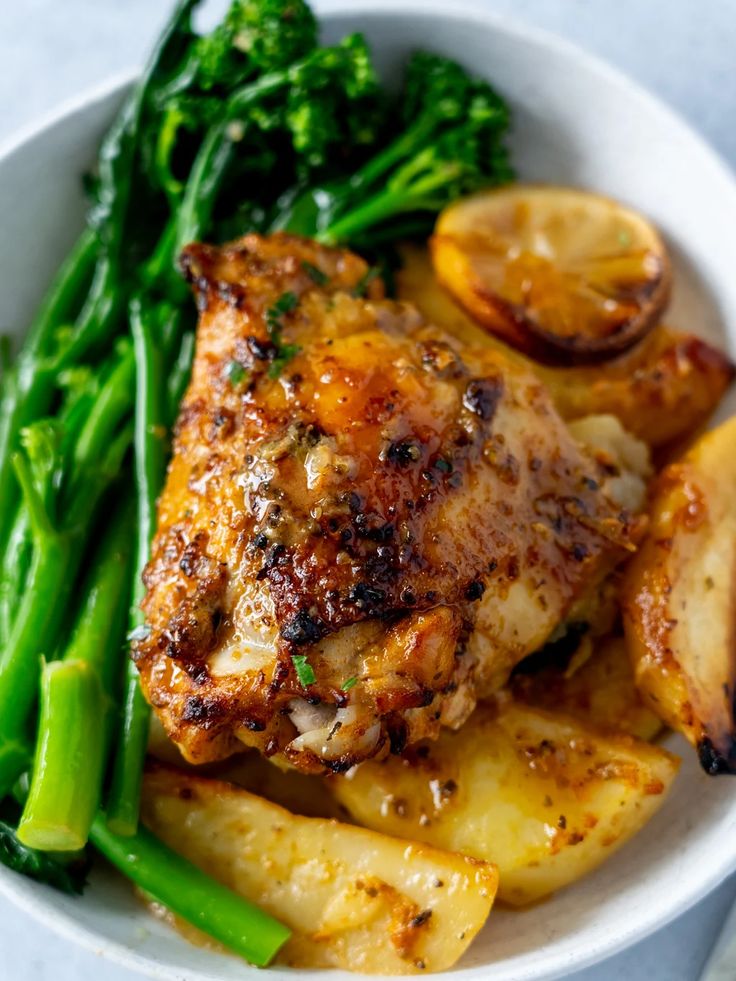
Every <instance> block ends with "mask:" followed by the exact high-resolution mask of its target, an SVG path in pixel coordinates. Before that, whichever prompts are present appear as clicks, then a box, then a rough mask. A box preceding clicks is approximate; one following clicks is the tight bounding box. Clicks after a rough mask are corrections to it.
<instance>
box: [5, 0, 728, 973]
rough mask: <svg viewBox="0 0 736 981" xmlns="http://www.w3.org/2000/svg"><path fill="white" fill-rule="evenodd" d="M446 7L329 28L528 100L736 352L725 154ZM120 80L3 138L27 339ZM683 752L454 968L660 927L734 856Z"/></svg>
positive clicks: (480, 19) (501, 969) (170, 969)
mask: <svg viewBox="0 0 736 981" xmlns="http://www.w3.org/2000/svg"><path fill="white" fill-rule="evenodd" d="M447 7H448V5H447V4H445V3H440V2H438V0H397V2H393V0H384V2H382V0H352V2H348V0H345V6H344V7H343V8H342V10H339V9H337V10H336V9H335V8H334V6H333V7H332V9H331V11H330V14H329V15H328V16H327V17H326V18H325V21H324V23H325V33H326V35H327V36H328V37H329V38H334V37H336V36H339V35H342V34H344V33H347V32H348V31H350V30H354V29H360V30H363V31H364V32H365V33H366V34H367V36H368V38H369V40H370V41H371V42H372V43H373V45H374V48H375V50H376V53H377V56H378V62H379V64H380V66H381V68H382V70H383V71H384V72H385V73H386V76H387V78H389V79H390V78H392V77H393V76H394V74H395V72H396V70H397V67H398V66H399V65H400V64H401V62H402V61H403V59H404V57H405V55H406V53H407V52H408V51H409V50H410V49H412V48H415V47H426V48H434V49H436V50H440V51H442V52H444V53H446V54H449V55H452V56H454V57H456V58H458V59H459V60H461V61H462V62H463V63H464V64H465V65H466V66H467V67H468V68H469V69H471V70H473V71H475V72H477V73H479V74H485V75H487V76H488V77H489V78H491V79H492V80H493V81H494V82H495V83H496V85H497V86H498V87H499V88H500V89H501V90H502V91H503V92H504V93H505V94H506V95H507V96H508V97H509V99H510V101H511V103H512V105H513V107H514V110H515V119H516V130H515V135H514V153H515V159H516V161H517V163H518V167H519V171H520V173H521V175H522V176H523V177H525V178H529V179H541V180H549V181H557V182H560V183H575V184H581V185H584V186H588V187H594V188H597V189H599V190H602V191H605V192H606V193H608V194H611V195H613V196H616V197H619V198H622V199H623V200H625V201H628V202H629V203H631V204H633V205H635V206H636V207H639V208H640V209H641V210H643V211H645V212H646V213H648V214H649V215H650V216H651V217H652V218H653V219H654V220H655V221H656V222H657V223H658V224H659V225H660V227H661V228H662V229H663V231H664V233H665V235H666V236H667V239H668V242H669V245H670V247H671V248H672V250H673V253H674V256H675V265H676V289H675V298H674V303H673V308H672V313H671V316H670V321H671V322H672V323H674V324H677V325H678V326H682V327H688V328H690V329H693V330H696V331H698V332H701V333H704V334H707V335H708V336H711V337H720V338H721V339H722V341H723V342H724V343H727V344H728V346H729V347H730V348H731V350H732V351H733V350H736V276H734V275H733V273H732V264H733V261H734V257H736V184H735V183H734V180H733V178H732V176H731V175H730V174H729V172H728V171H727V170H726V168H725V167H724V166H723V165H722V164H721V163H720V162H719V160H718V159H717V158H716V157H715V156H714V155H713V154H712V152H711V151H710V150H709V149H708V148H707V147H706V146H705V145H704V144H703V143H702V142H701V141H700V140H699V139H698V138H697V137H695V136H694V135H693V134H692V133H691V132H690V131H689V130H688V129H687V128H686V127H685V126H684V125H683V124H682V123H681V122H679V121H678V120H677V119H676V118H675V117H674V116H673V115H672V114H671V113H670V112H669V111H668V110H667V109H665V108H664V107H663V106H661V105H660V104H659V103H657V102H656V101H655V100H653V99H652V98H651V97H649V96H648V95H646V94H645V93H642V92H641V90H639V89H637V88H636V87H635V86H633V85H632V84H631V83H629V82H627V81H626V80H625V79H624V78H622V77H621V76H620V75H618V74H617V73H615V72H613V71H611V70H609V69H607V68H606V67H605V66H602V65H601V64H600V63H598V62H596V61H595V60H593V59H590V58H589V57H587V56H585V55H584V54H582V53H581V52H579V51H577V50H576V49H574V48H572V47H570V46H568V45H566V44H564V43H562V42H559V41H557V40H555V39H551V38H549V37H547V36H545V35H543V34H538V33H535V32H531V31H528V30H524V31H518V30H515V29H513V28H509V27H508V26H507V25H504V24H502V23H499V22H498V21H496V20H495V19H494V18H493V17H491V16H490V15H488V14H486V13H482V12H480V11H478V10H475V11H473V10H469V11H467V12H464V11H462V10H461V9H459V8H458V7H457V5H456V4H453V5H452V12H449V11H448V9H447ZM443 8H444V9H443ZM121 92H122V88H121V85H112V86H109V87H108V88H107V89H106V90H105V91H104V92H100V93H97V94H96V95H93V96H91V97H90V98H88V99H86V100H82V101H80V102H79V103H78V104H77V105H76V106H75V107H72V108H70V110H69V111H68V112H66V113H65V114H62V115H60V116H58V117H57V118H56V120H55V121H51V122H49V124H48V125H46V126H43V127H41V128H40V129H37V130H36V132H35V133H34V134H29V135H28V137H27V138H26V139H25V140H22V141H20V142H18V143H17V144H16V146H15V147H14V148H11V149H10V150H9V151H6V152H5V153H2V152H0V215H2V216H3V217H2V226H0V227H1V234H0V323H1V324H2V325H3V327H6V326H7V327H8V328H10V329H11V330H12V331H14V332H16V333H17V334H19V335H20V334H22V331H23V329H24V325H25V324H26V323H27V322H28V319H29V316H30V314H31V312H32V310H33V306H34V303H35V302H36V301H37V299H38V298H39V296H40V295H41V294H42V292H43V288H44V286H45V284H46V283H47V282H48V280H49V278H50V276H51V274H52V271H53V269H54V268H55V267H56V265H57V263H58V261H59V259H60V258H61V256H62V255H63V254H64V251H65V249H66V248H67V246H68V245H69V244H70V243H71V241H72V240H73V239H74V237H75V234H76V232H77V231H78V229H79V226H80V224H81V218H82V214H83V201H82V197H81V193H80V190H79V179H78V178H79V174H80V173H81V172H82V171H83V170H84V168H85V167H86V166H87V165H88V164H89V162H90V161H91V160H92V158H93V154H94V147H95V145H96V141H97V139H98V138H99V136H100V134H101V133H102V131H103V130H104V128H105V126H106V124H107V122H108V121H109V119H110V116H111V113H112V112H113V110H114V107H115V105H116V104H117V103H118V102H119V100H120V97H121ZM729 339H730V340H729ZM729 409H730V410H731V411H733V409H734V403H733V400H732V402H731V404H730V406H729ZM672 746H673V747H674V748H676V749H677V748H680V743H679V742H678V740H673V741H672ZM684 760H685V761H684V765H683V770H682V773H681V775H680V777H679V778H678V781H677V784H676V787H675V790H674V792H673V794H672V796H671V798H670V799H669V800H668V801H667V803H666V804H665V806H664V808H663V809H662V811H661V812H660V814H659V815H658V817H657V818H656V819H655V820H654V821H653V822H652V823H651V824H650V825H649V826H648V827H647V828H646V829H645V830H644V832H643V833H642V834H641V835H639V836H638V837H637V838H636V839H635V840H634V841H633V842H632V843H630V844H629V845H628V846H627V847H626V848H624V849H623V850H622V851H621V852H619V853H618V854H617V855H616V857H615V858H613V859H612V861H611V862H609V863H608V864H607V865H605V866H604V867H603V868H601V869H600V870H599V871H598V872H597V873H595V874H594V875H592V876H591V877H589V878H588V879H587V880H585V881H583V882H582V883H580V884H578V885H577V886H575V887H573V888H571V889H569V890H567V891H565V892H563V893H561V894H560V895H558V896H556V897H555V898H554V899H552V900H551V901H549V902H547V903H544V904H541V905H540V906H538V907H536V908H533V909H530V910H527V911H525V912H522V913H510V912H506V911H500V910H499V911H494V913H493V914H492V916H491V918H490V920H489V924H488V926H487V928H486V929H485V931H484V932H483V934H482V936H481V937H480V938H479V939H478V940H477V941H476V943H475V944H474V945H473V947H472V948H471V950H470V951H469V953H468V955H467V956H466V957H465V958H464V960H463V962H462V963H461V964H460V965H459V966H458V968H457V969H456V970H455V971H453V972H451V974H452V976H453V977H456V978H458V979H461V978H462V979H467V981H470V979H471V978H472V979H480V978H483V979H494V981H501V979H504V981H531V979H543V978H553V977H556V976H559V975H561V974H564V973H567V972H569V971H571V970H574V969H575V968H579V967H582V966H584V965H585V964H590V963H593V962H595V961H596V960H599V959H601V958H603V957H604V956H606V955H608V954H610V953H613V952H614V951H615V950H618V949H621V948H622V947H624V946H627V945H628V944H631V943H633V942H634V941H636V940H638V939H640V938H641V937H643V936H645V935H646V934H647V933H649V932H651V931H652V930H654V929H656V928H657V927H658V926H661V925H663V924H664V923H665V922H667V920H669V919H671V918H672V917H674V916H676V915H677V914H678V913H680V912H682V911H683V910H684V909H685V908H687V907H688V906H689V905H691V904H692V903H694V902H695V901H696V900H697V899H698V898H700V897H701V896H702V895H704V894H705V893H706V892H708V891H709V890H710V889H712V888H713V887H714V886H715V885H716V884H717V883H718V882H720V881H721V880H722V878H723V877H724V876H725V875H726V874H727V873H728V872H729V871H731V870H733V869H734V868H736V834H735V833H734V832H735V831H736V799H735V797H734V791H736V788H735V787H734V785H733V783H732V781H730V780H727V779H723V778H721V779H717V780H713V779H708V778H706V777H705V776H704V775H703V774H702V773H701V772H699V770H698V769H697V767H696V765H695V762H694V760H693V758H692V754H691V753H689V752H688V751H687V750H684ZM0 890H2V891H3V892H4V893H6V894H7V895H9V896H11V897H12V898H13V899H14V900H15V901H16V902H17V903H18V904H19V905H21V906H23V907H25V908H27V909H29V910H31V911H33V913H34V914H35V915H37V916H38V917H39V918H40V919H42V920H44V922H46V923H47V924H48V925H49V926H52V927H53V928H54V929H56V930H58V931H60V932H63V933H65V934H66V935H68V936H70V937H73V938H75V939H77V940H79V941H80V942H82V943H84V944H86V945H88V946H90V947H91V948H92V949H95V950H98V951H100V952H102V953H105V954H107V955H108V956H110V957H113V958H115V959H117V960H119V961H120V962H123V963H126V964H128V965H129V966H130V967H133V968H138V969H140V970H141V971H142V973H144V974H146V975H148V976H149V977H152V978H161V979H167V981H174V979H184V978H186V981H215V979H229V978H245V977H248V976H254V975H255V972H252V971H251V970H250V969H249V968H248V967H247V966H245V965H243V964H242V963H241V962H239V961H237V960H235V959H234V958H230V957H224V956H218V955H213V954H211V953H208V952H206V951H203V950H201V949H199V948H196V947H192V946H190V945H189V944H187V943H186V942H184V941H183V940H181V939H180V938H179V937H178V936H177V935H175V934H174V933H172V932H171V931H169V930H168V929H167V928H166V927H164V926H163V925H161V924H159V923H158V922H156V921H154V920H152V919H150V918H149V917H148V916H147V914H145V913H144V912H143V911H142V909H141V908H140V907H139V905H138V904H137V903H136V902H135V901H134V900H133V898H132V896H131V893H130V891H129V889H128V887H127V884H125V883H124V882H123V881H122V880H120V879H118V878H117V877H115V876H113V875H111V874H109V873H107V872H106V871H105V870H104V869H99V870H97V871H96V872H95V874H94V876H93V882H92V885H91V888H90V889H89V890H88V892H87V894H86V895H85V897H84V898H83V899H82V900H76V899H70V898H67V897H63V896H59V895H57V894H55V893H52V892H50V891H48V890H46V889H43V888H41V887H37V886H35V885H34V884H33V883H31V882H29V881H27V880H23V879H21V878H19V877H16V876H12V875H11V874H10V873H7V872H6V871H5V870H4V869H0ZM269 976H270V977H274V978H279V977H282V978H293V977H294V972H281V971H278V970H272V971H271V972H270V973H269ZM300 976H302V977H305V978H306V977H316V976H317V973H316V972H301V974H300ZM320 976H321V975H320ZM332 977H333V978H338V977H344V978H348V977H349V975H338V974H333V975H332ZM448 977H449V975H448Z"/></svg>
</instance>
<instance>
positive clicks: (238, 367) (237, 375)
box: [225, 361, 248, 388]
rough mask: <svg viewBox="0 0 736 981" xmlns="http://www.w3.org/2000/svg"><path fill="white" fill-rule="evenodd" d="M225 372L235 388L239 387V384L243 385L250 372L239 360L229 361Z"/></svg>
mask: <svg viewBox="0 0 736 981" xmlns="http://www.w3.org/2000/svg"><path fill="white" fill-rule="evenodd" d="M225 374H226V375H227V380H228V381H229V382H230V384H231V385H232V386H233V387H234V388H237V387H238V385H242V383H243V382H244V381H245V379H246V377H247V375H248V372H247V371H246V369H245V368H244V367H243V365H242V364H241V363H240V362H239V361H228V363H227V367H226V368H225Z"/></svg>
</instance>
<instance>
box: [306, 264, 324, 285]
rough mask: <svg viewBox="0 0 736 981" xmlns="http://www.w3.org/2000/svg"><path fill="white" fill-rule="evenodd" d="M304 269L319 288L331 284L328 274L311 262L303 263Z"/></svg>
mask: <svg viewBox="0 0 736 981" xmlns="http://www.w3.org/2000/svg"><path fill="white" fill-rule="evenodd" d="M302 269H303V270H304V272H305V273H306V274H307V276H309V278H310V279H311V280H312V282H313V283H316V284H317V286H324V285H325V283H329V281H330V277H329V276H328V275H327V273H324V272H322V270H321V269H320V268H319V267H318V266H315V265H313V264H312V263H311V262H306V261H305V262H302Z"/></svg>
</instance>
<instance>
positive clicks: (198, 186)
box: [170, 65, 298, 262]
mask: <svg viewBox="0 0 736 981" xmlns="http://www.w3.org/2000/svg"><path fill="white" fill-rule="evenodd" d="M297 70H298V65H295V66H292V68H291V70H290V71H289V70H285V71H280V72H271V73H270V74H268V75H262V76H261V77H260V78H259V79H258V80H257V81H255V82H251V83H250V84H249V85H245V86H243V88H241V89H238V90H237V92H234V93H233V94H232V95H231V96H230V98H229V99H228V100H227V103H226V104H225V109H224V112H223V115H222V119H220V120H219V121H218V122H216V123H214V124H213V125H212V126H211V127H210V129H209V130H208V132H207V135H206V136H205V138H204V140H203V141H202V144H201V146H200V148H199V150H198V151H197V156H196V157H195V159H194V163H193V164H192V169H191V171H190V172H189V177H188V178H187V183H186V187H185V188H184V195H183V197H182V202H181V206H180V207H179V214H178V217H177V227H176V235H175V237H174V239H173V250H172V254H171V257H170V262H173V261H174V260H175V259H176V257H177V256H178V255H179V253H180V252H181V250H182V249H183V248H184V246H185V245H188V244H189V243H190V242H193V241H195V240H196V239H199V238H201V237H202V236H204V235H206V234H207V233H208V231H209V227H210V222H211V218H212V211H213V209H214V206H215V200H216V198H217V194H218V192H219V190H220V187H221V184H222V180H223V177H224V176H225V174H226V172H227V169H228V166H229V164H230V162H231V160H232V159H233V157H234V155H235V154H236V153H237V148H238V143H236V142H233V140H231V139H230V138H229V137H228V135H227V133H228V127H229V125H230V123H231V122H233V120H236V119H237V118H238V116H239V115H240V114H242V113H243V111H244V110H246V109H247V108H248V107H249V106H251V105H253V104H254V103H256V102H258V101H259V100H260V99H262V98H263V97H264V95H270V94H271V93H272V92H276V91H278V90H279V89H281V88H284V87H285V86H287V85H288V84H289V78H290V75H291V73H293V72H295V71H297Z"/></svg>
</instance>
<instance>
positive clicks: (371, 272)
mask: <svg viewBox="0 0 736 981" xmlns="http://www.w3.org/2000/svg"><path fill="white" fill-rule="evenodd" d="M380 275H381V270H380V269H379V268H378V266H371V267H370V269H368V270H367V271H366V272H364V273H363V275H362V276H361V277H360V279H359V280H358V282H357V283H356V284H355V286H354V287H353V296H365V295H366V293H367V292H368V287H369V286H370V284H371V283H372V282H373V280H374V279H377V278H378V276H380Z"/></svg>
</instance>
